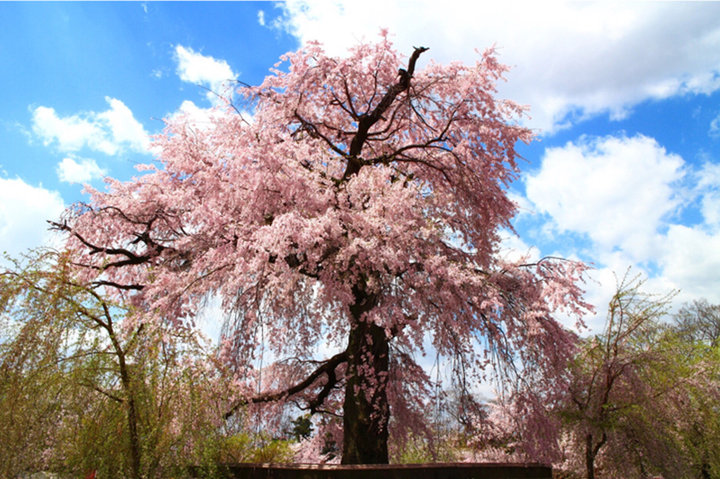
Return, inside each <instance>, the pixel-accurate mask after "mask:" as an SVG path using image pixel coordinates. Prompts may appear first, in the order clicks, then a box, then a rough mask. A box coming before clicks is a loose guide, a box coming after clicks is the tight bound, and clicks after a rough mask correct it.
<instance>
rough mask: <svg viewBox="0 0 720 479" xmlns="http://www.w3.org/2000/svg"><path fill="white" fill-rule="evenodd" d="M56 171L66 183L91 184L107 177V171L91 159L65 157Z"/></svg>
mask: <svg viewBox="0 0 720 479" xmlns="http://www.w3.org/2000/svg"><path fill="white" fill-rule="evenodd" d="M56 171H57V175H58V178H59V179H60V181H64V182H66V183H89V182H90V181H92V180H95V179H98V178H102V177H103V176H105V175H107V171H106V170H104V169H102V168H100V167H99V166H98V164H97V162H96V161H95V160H93V159H91V158H83V159H75V158H73V157H65V158H63V159H62V161H61V162H60V163H58V166H57V168H56Z"/></svg>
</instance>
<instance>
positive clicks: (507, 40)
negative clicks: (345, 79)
mask: <svg viewBox="0 0 720 479" xmlns="http://www.w3.org/2000/svg"><path fill="white" fill-rule="evenodd" d="M282 8H283V9H284V12H285V13H284V26H285V28H286V29H287V30H288V31H289V32H291V33H293V34H294V35H296V36H297V37H298V38H299V39H300V40H301V41H302V42H307V41H310V40H319V41H321V42H323V43H324V45H325V47H326V49H327V50H328V51H329V52H330V53H332V54H337V55H342V54H344V53H345V52H346V50H347V48H348V47H349V46H351V45H353V44H355V43H356V42H357V41H358V40H360V39H363V38H364V39H366V40H373V39H375V38H377V34H378V32H379V29H380V28H381V27H387V28H389V30H390V32H392V33H393V34H395V43H396V45H397V47H398V48H399V49H400V51H402V52H406V53H409V52H411V51H412V46H420V45H423V46H427V47H430V48H431V50H430V51H429V52H428V53H427V54H426V55H424V57H425V58H423V59H422V61H427V59H428V58H431V57H432V58H434V59H436V60H438V61H441V62H447V61H450V60H462V61H465V62H472V61H474V60H475V58H476V55H475V53H474V49H475V48H479V49H485V48H487V47H489V46H492V45H493V44H496V45H497V47H498V52H499V54H500V60H501V61H502V62H503V63H506V64H508V65H510V66H512V67H513V70H512V71H511V72H510V73H509V74H508V79H509V82H508V83H507V84H506V85H504V86H503V88H502V90H501V93H502V94H503V95H504V96H506V97H508V98H510V99H513V100H516V101H518V102H519V103H522V104H528V105H530V106H531V107H532V113H531V114H532V116H533V119H532V121H531V122H530V123H529V125H530V126H532V127H534V128H541V129H543V130H545V131H553V130H555V129H557V128H559V127H562V126H563V125H565V124H567V122H569V121H573V120H577V119H578V118H585V117H588V116H590V115H594V114H599V113H609V114H611V115H612V116H614V117H618V118H619V117H622V116H623V115H625V114H626V113H627V111H628V109H630V108H632V106H633V105H635V104H637V103H639V102H641V101H643V100H646V99H648V98H665V97H669V96H672V95H676V94H682V93H710V92H713V91H715V90H717V89H718V88H720V4H717V3H712V2H710V3H692V4H685V3H675V2H624V3H622V2H592V3H591V2H568V3H561V2H552V3H547V2H523V3H522V4H517V3H515V2H492V3H489V2H472V3H467V2H462V3H461V2H458V1H454V0H448V1H444V2H436V1H433V0H424V1H413V2H409V1H398V2H384V1H381V0H367V1H365V2H351V1H344V2H337V1H312V2H310V1H307V0H288V1H287V2H283V3H282ZM378 11H382V15H380V16H379V15H377V12H378ZM408 11H412V12H413V13H412V17H411V18H409V17H408Z"/></svg>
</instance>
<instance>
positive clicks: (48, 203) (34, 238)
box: [0, 178, 65, 256]
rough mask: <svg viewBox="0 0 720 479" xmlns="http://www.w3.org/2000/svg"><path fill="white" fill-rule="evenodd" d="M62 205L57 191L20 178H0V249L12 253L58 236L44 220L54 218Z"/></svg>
mask: <svg viewBox="0 0 720 479" xmlns="http://www.w3.org/2000/svg"><path fill="white" fill-rule="evenodd" d="M64 209H65V204H64V202H63V199H62V197H61V196H60V194H59V193H58V192H57V191H52V190H48V189H45V188H43V187H42V186H32V185H29V184H27V183H25V182H24V181H23V180H21V179H19V178H15V179H6V178H0V251H4V252H7V253H8V254H10V255H11V256H17V255H18V254H19V253H21V252H23V251H25V250H27V249H28V248H34V247H38V246H42V245H51V244H53V243H54V241H56V240H57V238H56V237H54V235H53V234H52V233H51V232H50V231H48V228H47V226H48V225H47V223H46V220H50V219H52V220H56V219H58V218H59V217H60V214H61V213H62V212H63V210H64Z"/></svg>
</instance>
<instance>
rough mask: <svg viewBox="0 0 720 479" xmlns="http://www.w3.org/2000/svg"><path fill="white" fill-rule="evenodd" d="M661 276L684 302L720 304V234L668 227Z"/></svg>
mask: <svg viewBox="0 0 720 479" xmlns="http://www.w3.org/2000/svg"><path fill="white" fill-rule="evenodd" d="M660 263H661V265H662V267H663V276H664V277H665V278H667V279H668V283H670V284H671V285H672V287H673V288H676V289H679V290H681V295H682V298H683V299H697V298H701V297H702V298H706V299H707V300H708V301H710V302H711V303H720V288H718V285H720V234H718V233H715V234H713V233H709V232H706V231H703V230H702V229H701V228H697V227H696V228H690V227H688V226H683V225H671V226H670V227H669V229H668V232H667V235H666V237H665V241H664V251H663V254H662V256H661V259H660Z"/></svg>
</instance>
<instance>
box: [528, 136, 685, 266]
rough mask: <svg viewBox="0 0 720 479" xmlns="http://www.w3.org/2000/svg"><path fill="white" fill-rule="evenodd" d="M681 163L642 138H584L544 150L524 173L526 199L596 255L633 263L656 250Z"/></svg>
mask: <svg viewBox="0 0 720 479" xmlns="http://www.w3.org/2000/svg"><path fill="white" fill-rule="evenodd" d="M683 166H684V161H683V159H682V158H680V157H679V156H678V155H675V154H671V153H668V152H667V151H666V150H665V149H664V148H662V147H661V146H660V145H658V143H657V142H656V141H655V140H654V139H652V138H648V137H645V136H636V137H633V138H616V137H604V138H587V137H586V138H584V139H582V140H581V141H579V142H578V143H568V144H567V145H565V146H563V147H560V148H549V149H548V150H546V152H545V155H544V157H543V159H542V166H541V168H540V169H539V170H538V171H537V172H535V173H533V174H530V175H528V176H527V177H526V178H525V183H526V191H527V197H528V199H529V200H530V201H531V202H532V203H533V204H534V205H535V206H536V207H537V209H538V211H540V212H542V213H546V214H548V215H549V216H550V218H551V220H552V224H553V226H554V227H555V228H556V229H557V230H558V231H559V232H576V233H582V234H586V235H587V236H588V237H589V238H590V239H591V240H592V241H593V244H594V248H596V249H598V253H599V254H600V255H602V254H603V253H604V254H608V253H611V252H612V251H614V250H615V249H618V248H619V249H620V250H621V251H623V252H624V253H625V254H627V255H628V257H629V258H630V259H631V260H633V261H635V262H644V261H648V260H651V259H652V258H654V257H656V255H657V254H658V248H659V244H658V236H657V235H658V233H659V229H660V227H661V226H662V225H663V220H665V219H666V218H667V217H668V216H669V215H671V214H672V213H673V212H674V211H675V210H676V209H677V208H678V206H679V202H680V199H681V197H680V195H679V194H678V193H677V191H676V189H675V187H676V184H677V183H678V182H679V181H680V180H682V179H683V177H684V170H683Z"/></svg>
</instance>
